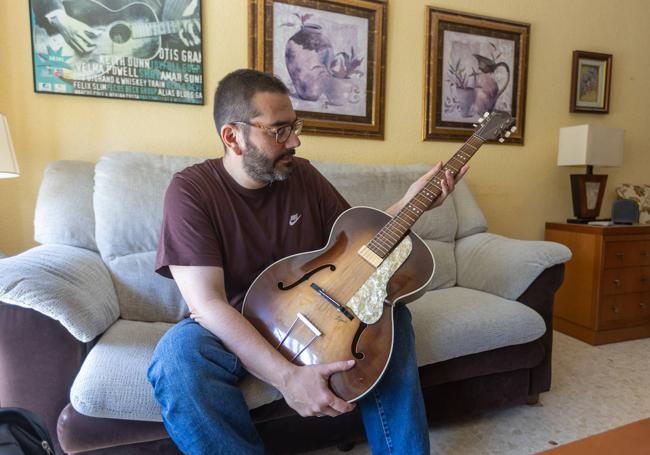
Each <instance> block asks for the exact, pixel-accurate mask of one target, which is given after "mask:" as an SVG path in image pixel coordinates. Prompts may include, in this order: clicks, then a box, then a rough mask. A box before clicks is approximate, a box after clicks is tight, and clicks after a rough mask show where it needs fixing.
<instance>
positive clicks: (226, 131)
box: [219, 123, 242, 155]
mask: <svg viewBox="0 0 650 455" xmlns="http://www.w3.org/2000/svg"><path fill="white" fill-rule="evenodd" d="M219 133H220V135H221V140H222V141H223V143H224V144H225V146H226V147H227V148H228V149H229V150H231V151H232V152H233V153H234V154H235V155H241V154H242V150H241V147H240V146H239V142H237V136H238V135H239V134H241V130H239V129H238V128H236V127H235V126H234V125H232V124H231V123H226V124H225V125H223V126H222V127H221V131H220V132H219Z"/></svg>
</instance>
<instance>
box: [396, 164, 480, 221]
mask: <svg viewBox="0 0 650 455" xmlns="http://www.w3.org/2000/svg"><path fill="white" fill-rule="evenodd" d="M442 166H443V164H442V161H439V162H438V164H436V165H435V166H434V167H432V168H431V170H430V171H429V172H427V173H426V174H424V175H423V176H422V177H420V178H419V179H417V180H416V181H415V182H413V183H412V184H411V186H410V187H409V189H408V190H407V191H406V193H405V194H404V196H402V199H400V200H399V201H397V202H396V203H395V204H393V205H392V206H391V207H389V208H388V209H387V210H386V213H388V214H389V215H391V216H395V215H397V214H398V213H399V211H400V210H402V207H404V206H405V205H406V204H407V203H408V202H409V201H410V200H411V199H413V198H414V197H415V195H416V194H418V193H419V192H420V190H422V188H424V186H425V185H426V184H427V182H428V181H429V180H431V179H432V178H433V176H434V175H436V174H437V173H438V172H439V171H440V169H442ZM468 170H469V166H468V165H467V164H466V165H464V166H463V167H462V168H460V171H459V172H458V174H456V175H452V173H451V171H450V170H447V171H446V172H445V178H444V179H442V180H441V181H440V189H441V190H442V192H441V193H440V195H439V196H438V197H437V198H436V199H435V200H434V201H433V202H432V203H431V204H430V205H429V207H428V208H427V210H431V209H433V208H435V207H439V206H441V205H442V203H443V202H444V201H445V199H447V196H449V194H451V192H452V191H454V187H455V185H456V183H458V181H460V179H462V178H463V176H464V175H465V174H466V173H467V171H468Z"/></svg>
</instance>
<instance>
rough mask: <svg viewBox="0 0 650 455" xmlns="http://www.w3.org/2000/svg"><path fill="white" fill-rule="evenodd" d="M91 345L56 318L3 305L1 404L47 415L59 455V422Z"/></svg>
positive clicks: (0, 320)
mask: <svg viewBox="0 0 650 455" xmlns="http://www.w3.org/2000/svg"><path fill="white" fill-rule="evenodd" d="M91 347H92V343H82V342H80V341H79V340H77V339H76V338H75V337H73V336H72V335H71V334H70V332H68V331H67V330H66V329H65V328H64V327H63V326H62V325H61V324H60V323H59V322H57V321H55V320H54V319H51V318H49V317H47V316H45V315H43V314H41V313H39V312H37V311H34V310H31V309H28V308H21V307H19V306H16V305H4V304H0V406H6V407H20V408H25V409H29V410H30V411H32V412H35V413H36V414H38V415H39V416H41V417H43V418H44V419H45V422H46V424H47V427H48V430H49V431H50V435H51V436H52V438H53V442H54V445H55V451H56V453H57V454H58V453H62V451H61V450H60V448H59V443H58V440H57V434H56V423H57V420H58V418H59V414H60V412H61V410H62V409H63V408H64V407H65V406H66V405H67V404H68V403H69V402H70V387H71V386H72V382H73V381H74V378H75V376H76V375H77V373H78V372H79V368H80V367H81V364H82V362H83V360H84V358H85V357H86V355H87V354H88V351H89V350H90V348H91ZM0 452H1V450H0Z"/></svg>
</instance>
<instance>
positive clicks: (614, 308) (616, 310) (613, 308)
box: [612, 306, 621, 314]
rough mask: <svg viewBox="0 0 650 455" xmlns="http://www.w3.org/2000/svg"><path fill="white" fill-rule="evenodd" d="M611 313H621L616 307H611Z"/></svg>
mask: <svg viewBox="0 0 650 455" xmlns="http://www.w3.org/2000/svg"><path fill="white" fill-rule="evenodd" d="M612 311H613V312H614V313H616V314H618V313H620V312H621V309H620V308H619V307H617V306H613V307H612Z"/></svg>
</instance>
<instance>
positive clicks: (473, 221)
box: [451, 180, 488, 239]
mask: <svg viewBox="0 0 650 455" xmlns="http://www.w3.org/2000/svg"><path fill="white" fill-rule="evenodd" d="M451 195H452V198H453V199H454V204H455V206H456V214H457V216H458V230H457V231H456V238H457V239H462V238H464V237H467V236H470V235H473V234H478V233H479V232H485V231H487V230H488V226H487V221H486V219H485V215H483V212H482V211H481V209H480V207H479V206H478V203H477V202H476V199H474V196H473V195H472V192H471V191H470V190H469V187H468V186H467V183H465V180H461V181H460V182H458V183H457V184H456V188H455V189H454V192H453V193H451Z"/></svg>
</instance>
